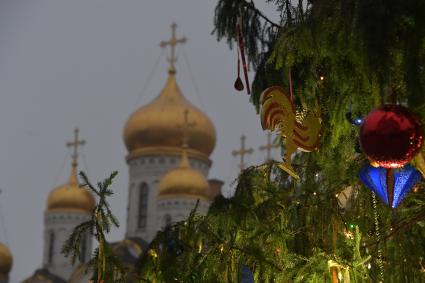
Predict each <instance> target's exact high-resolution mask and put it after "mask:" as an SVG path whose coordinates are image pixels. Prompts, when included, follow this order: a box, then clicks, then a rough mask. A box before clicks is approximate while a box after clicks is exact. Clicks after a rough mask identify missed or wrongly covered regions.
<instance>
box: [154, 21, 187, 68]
mask: <svg viewBox="0 0 425 283" xmlns="http://www.w3.org/2000/svg"><path fill="white" fill-rule="evenodd" d="M176 29H177V24H176V23H173V24H172V25H171V39H170V40H169V41H161V43H160V44H159V45H160V46H161V47H166V46H167V45H169V46H170V47H171V57H170V58H168V62H169V63H170V67H169V69H168V73H169V74H175V73H176V66H175V64H176V62H177V56H176V53H175V48H176V45H177V44H179V43H181V44H183V43H185V42H186V40H187V39H186V37H182V38H179V39H178V38H177V37H176Z"/></svg>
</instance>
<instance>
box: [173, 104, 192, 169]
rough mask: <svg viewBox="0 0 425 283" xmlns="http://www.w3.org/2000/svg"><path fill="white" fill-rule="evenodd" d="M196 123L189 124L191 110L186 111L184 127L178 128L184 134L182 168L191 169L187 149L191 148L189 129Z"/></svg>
mask: <svg viewBox="0 0 425 283" xmlns="http://www.w3.org/2000/svg"><path fill="white" fill-rule="evenodd" d="M195 125H196V123H194V122H192V123H189V110H188V109H185V110H184V120H183V125H181V126H177V127H178V128H180V129H181V133H182V157H181V161H180V167H181V168H189V167H190V164H189V159H188V157H187V149H188V148H189V128H191V127H194V126H195Z"/></svg>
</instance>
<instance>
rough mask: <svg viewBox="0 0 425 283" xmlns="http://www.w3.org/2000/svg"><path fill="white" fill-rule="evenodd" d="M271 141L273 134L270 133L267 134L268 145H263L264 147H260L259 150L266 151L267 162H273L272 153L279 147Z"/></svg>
mask: <svg viewBox="0 0 425 283" xmlns="http://www.w3.org/2000/svg"><path fill="white" fill-rule="evenodd" d="M271 139H272V133H271V132H268V133H267V144H265V145H262V146H260V147H259V149H260V150H261V151H263V150H265V151H266V161H267V162H268V161H270V160H271V151H272V149H273V148H277V147H279V146H278V145H275V144H273V143H272V140H271Z"/></svg>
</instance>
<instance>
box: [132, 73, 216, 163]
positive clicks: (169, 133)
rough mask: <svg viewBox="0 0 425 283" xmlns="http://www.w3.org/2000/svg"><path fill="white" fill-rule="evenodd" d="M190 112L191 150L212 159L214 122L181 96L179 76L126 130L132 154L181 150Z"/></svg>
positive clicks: (171, 75) (171, 79)
mask: <svg viewBox="0 0 425 283" xmlns="http://www.w3.org/2000/svg"><path fill="white" fill-rule="evenodd" d="M185 110H188V112H189V115H190V118H191V121H189V122H190V123H192V124H193V125H192V127H191V128H190V129H189V130H188V146H189V149H191V150H195V151H197V152H200V153H202V154H204V155H206V156H209V155H210V154H211V152H212V151H213V149H214V146H215V142H216V133H215V129H214V126H213V124H212V122H211V120H210V119H209V118H208V117H207V116H206V115H205V114H204V113H203V112H202V111H201V110H199V109H198V108H197V107H195V106H194V105H193V104H192V103H190V101H188V100H187V99H186V98H185V97H184V96H183V94H182V93H181V91H180V89H179V87H178V85H177V82H176V75H175V72H170V73H169V77H168V80H167V83H166V84H165V87H164V88H163V90H162V91H161V93H160V95H159V96H157V97H156V98H155V99H154V100H153V101H151V102H150V103H149V104H147V105H145V106H142V107H141V108H139V109H138V110H136V112H134V113H133V114H131V115H130V117H129V118H128V120H127V122H126V124H125V127H124V142H125V145H126V147H127V150H128V151H129V153H130V154H137V152H138V151H143V150H146V149H149V148H153V147H162V148H170V147H171V148H176V149H180V147H181V142H182V141H181V140H180V139H179V138H178V137H180V132H181V131H180V129H179V126H180V125H182V123H183V115H182V113H183V112H184V111H185Z"/></svg>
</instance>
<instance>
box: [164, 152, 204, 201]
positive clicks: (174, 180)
mask: <svg viewBox="0 0 425 283" xmlns="http://www.w3.org/2000/svg"><path fill="white" fill-rule="evenodd" d="M179 196H183V197H189V198H200V199H203V200H207V199H208V197H209V185H208V182H207V180H206V179H205V177H204V176H203V175H202V174H201V173H200V172H198V171H196V170H195V169H192V168H191V167H190V164H189V160H188V158H187V153H186V149H185V148H184V149H183V154H182V159H181V162H180V165H179V167H177V168H176V169H174V170H172V171H170V172H168V173H167V174H166V175H165V176H164V177H163V178H162V179H161V181H160V183H159V197H161V198H163V197H179Z"/></svg>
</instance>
